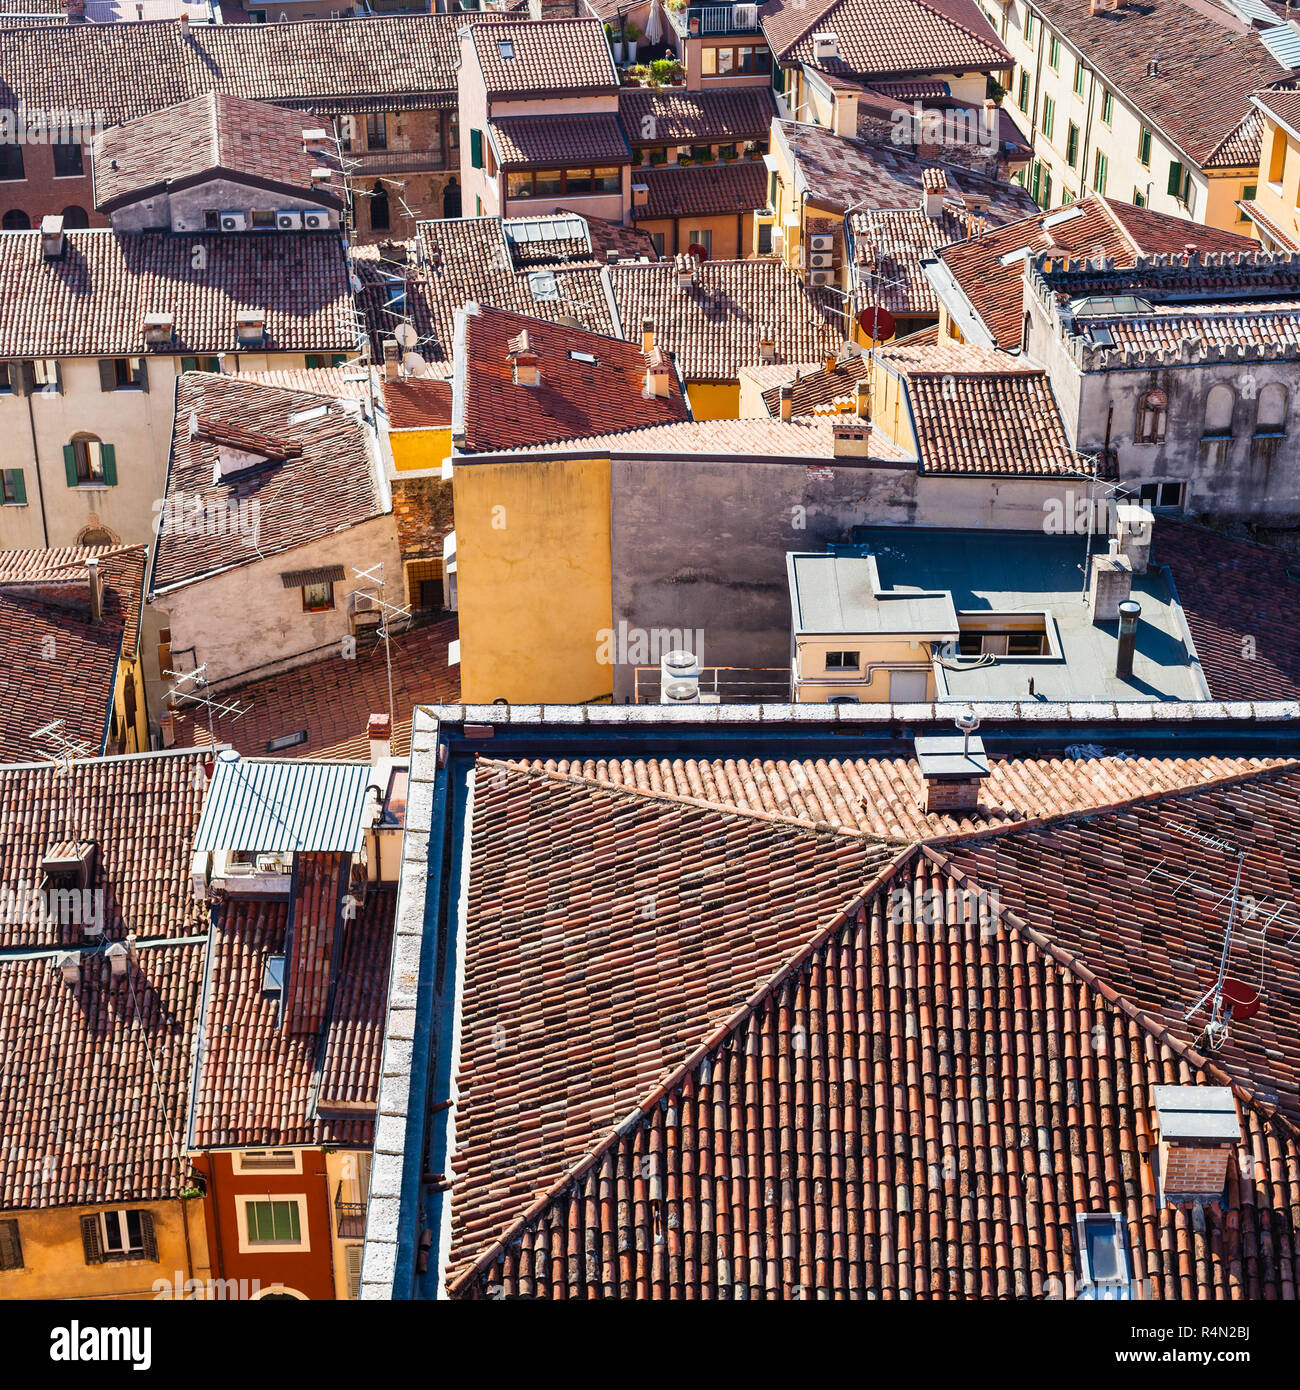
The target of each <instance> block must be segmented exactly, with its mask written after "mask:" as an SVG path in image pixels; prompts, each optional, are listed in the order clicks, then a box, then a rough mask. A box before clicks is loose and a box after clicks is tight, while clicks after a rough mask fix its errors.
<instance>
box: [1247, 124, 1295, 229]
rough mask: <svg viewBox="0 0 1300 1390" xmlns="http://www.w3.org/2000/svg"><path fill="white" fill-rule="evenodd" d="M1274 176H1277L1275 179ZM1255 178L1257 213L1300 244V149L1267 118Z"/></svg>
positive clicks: (1280, 128) (1283, 131)
mask: <svg viewBox="0 0 1300 1390" xmlns="http://www.w3.org/2000/svg"><path fill="white" fill-rule="evenodd" d="M1279 165H1280V166H1281V167H1279ZM1275 174H1277V175H1279V177H1277V178H1274V177H1273V176H1274V175H1275ZM1256 179H1257V182H1256V192H1255V202H1256V203H1257V204H1258V205H1259V210H1260V212H1262V213H1263V214H1264V216H1265V217H1267V218H1268V219H1269V221H1270V222H1272V223H1274V224H1275V225H1276V226H1277V227H1278V228H1279V230H1281V231H1282V232H1285V233H1286V234H1287V235H1288V236H1289V237H1291V238H1292V239H1293V240H1294V241H1296V242H1300V206H1298V205H1300V148H1298V147H1297V146H1296V142H1295V141H1294V140H1292V139H1291V137H1290V136H1289V135H1288V134H1287V133H1286V131H1285V130H1283V129H1282V127H1281V126H1280V125H1278V124H1277V123H1276V122H1274V121H1271V120H1269V118H1268V117H1267V116H1265V118H1264V134H1263V138H1262V139H1261V141H1260V156H1259V173H1258V174H1257V175H1256Z"/></svg>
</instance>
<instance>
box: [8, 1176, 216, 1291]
mask: <svg viewBox="0 0 1300 1390" xmlns="http://www.w3.org/2000/svg"><path fill="white" fill-rule="evenodd" d="M122 1206H130V1207H132V1208H133V1209H137V1210H141V1211H149V1212H152V1213H153V1221H154V1236H155V1239H156V1240H157V1242H158V1259H157V1261H156V1262H155V1261H153V1260H124V1261H122V1262H120V1263H112V1264H97V1265H88V1264H87V1263H86V1255H85V1249H84V1247H83V1246H82V1243H81V1218H82V1217H83V1216H89V1215H90V1214H91V1213H92V1212H95V1211H100V1210H103V1208H99V1207H52V1208H49V1209H46V1210H43V1211H18V1212H13V1211H7V1212H3V1213H0V1216H2V1217H3V1219H5V1220H14V1219H16V1220H17V1222H18V1238H19V1240H20V1241H21V1243H22V1248H23V1268H22V1269H14V1270H4V1271H0V1301H7V1300H13V1299H33V1298H41V1299H45V1298H51V1299H63V1298H125V1299H148V1298H156V1297H157V1296H158V1292H159V1291H158V1290H156V1289H155V1288H154V1282H155V1280H159V1279H166V1280H168V1281H169V1284H171V1283H174V1282H175V1279H176V1272H177V1271H178V1270H179V1271H180V1272H181V1274H182V1276H183V1277H184V1278H185V1279H190V1278H198V1279H206V1278H207V1277H208V1275H209V1268H208V1257H207V1248H208V1247H207V1236H206V1233H205V1230H204V1224H203V1203H202V1202H201V1201H191V1202H179V1201H178V1202H130V1203H122ZM187 1226H188V1244H187V1241H186V1235H187V1229H186V1228H187ZM164 1296H165V1295H164Z"/></svg>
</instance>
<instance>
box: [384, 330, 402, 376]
mask: <svg viewBox="0 0 1300 1390" xmlns="http://www.w3.org/2000/svg"><path fill="white" fill-rule="evenodd" d="M401 374H402V354H401V353H400V351H399V350H398V347H397V342H396V340H395V339H393V338H385V339H384V380H385V381H396V380H397V378H398V377H399V376H401Z"/></svg>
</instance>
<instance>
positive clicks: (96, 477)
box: [63, 434, 117, 487]
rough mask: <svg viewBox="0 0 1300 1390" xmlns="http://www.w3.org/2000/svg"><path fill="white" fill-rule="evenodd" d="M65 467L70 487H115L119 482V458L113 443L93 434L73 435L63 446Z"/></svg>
mask: <svg viewBox="0 0 1300 1390" xmlns="http://www.w3.org/2000/svg"><path fill="white" fill-rule="evenodd" d="M63 467H64V471H65V473H66V474H67V482H68V486H69V487H113V486H115V485H116V483H117V458H116V455H115V452H114V449H113V446H112V445H111V444H104V443H102V442H101V441H100V440H99V439H97V438H96V437H95V436H94V435H93V434H77V435H73V437H72V443H70V444H65V445H64V446H63Z"/></svg>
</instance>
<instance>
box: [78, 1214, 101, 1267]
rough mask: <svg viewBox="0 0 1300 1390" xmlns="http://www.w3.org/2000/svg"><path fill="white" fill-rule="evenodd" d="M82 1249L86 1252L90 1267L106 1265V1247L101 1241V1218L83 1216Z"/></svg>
mask: <svg viewBox="0 0 1300 1390" xmlns="http://www.w3.org/2000/svg"><path fill="white" fill-rule="evenodd" d="M81 1248H82V1249H83V1250H84V1251H85V1252H86V1263H87V1264H88V1265H102V1264H103V1263H104V1247H103V1245H101V1244H100V1240H99V1217H97V1216H83V1217H82V1218H81Z"/></svg>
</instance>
